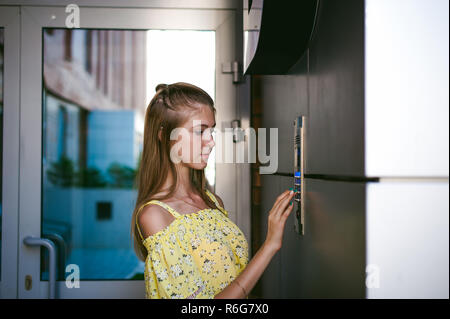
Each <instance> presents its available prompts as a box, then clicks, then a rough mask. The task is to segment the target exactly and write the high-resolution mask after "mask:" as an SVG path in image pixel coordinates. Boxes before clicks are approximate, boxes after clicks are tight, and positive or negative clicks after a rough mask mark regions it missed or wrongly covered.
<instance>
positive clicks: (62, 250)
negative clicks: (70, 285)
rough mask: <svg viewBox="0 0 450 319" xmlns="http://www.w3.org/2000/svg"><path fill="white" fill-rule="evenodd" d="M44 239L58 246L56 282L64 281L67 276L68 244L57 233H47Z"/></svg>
mask: <svg viewBox="0 0 450 319" xmlns="http://www.w3.org/2000/svg"><path fill="white" fill-rule="evenodd" d="M44 238H46V239H50V240H51V241H53V242H54V243H55V244H56V248H57V250H56V253H57V257H58V261H57V265H58V266H57V267H56V269H57V271H56V280H64V276H65V274H66V250H67V247H66V242H65V241H64V238H63V237H62V236H61V235H59V234H56V233H45V234H44Z"/></svg>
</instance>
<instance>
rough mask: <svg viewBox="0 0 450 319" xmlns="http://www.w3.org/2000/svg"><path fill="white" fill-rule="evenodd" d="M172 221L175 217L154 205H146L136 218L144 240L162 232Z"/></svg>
mask: <svg viewBox="0 0 450 319" xmlns="http://www.w3.org/2000/svg"><path fill="white" fill-rule="evenodd" d="M174 220H175V217H173V216H172V215H171V214H170V213H169V212H168V211H167V210H166V209H164V208H163V207H161V206H159V205H156V204H149V205H146V206H145V207H144V208H143V209H142V211H141V212H140V214H139V217H138V222H139V226H140V228H141V232H142V236H144V238H147V237H148V236H151V235H154V234H156V233H157V232H159V231H161V230H163V229H164V228H166V227H167V226H169V225H170V224H171V223H172V222H173V221H174Z"/></svg>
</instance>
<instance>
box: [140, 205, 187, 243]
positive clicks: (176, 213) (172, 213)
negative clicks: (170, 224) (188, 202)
mask: <svg viewBox="0 0 450 319" xmlns="http://www.w3.org/2000/svg"><path fill="white" fill-rule="evenodd" d="M150 204H156V205H159V206H161V207H163V208H165V209H167V210H168V211H169V213H170V214H171V215H172V216H173V217H175V218H176V219H178V218H180V217H182V216H181V214H180V213H178V212H177V211H176V210H175V209H173V208H172V207H170V206H169V205H167V204H166V203H163V202H161V201H159V200H156V199H153V200H151V201H148V202H146V203H144V204H142V205H141V207H139V210H138V211H137V213H136V227H137V229H138V231H139V235H140V236H141V238H142V240H144V236H142V233H141V229H140V227H139V225H138V222H137V221H138V216H139V214H140V213H141V212H142V209H143V208H144V207H145V206H147V205H150Z"/></svg>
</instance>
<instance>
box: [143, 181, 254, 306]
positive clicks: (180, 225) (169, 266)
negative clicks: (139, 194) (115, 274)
mask: <svg viewBox="0 0 450 319" xmlns="http://www.w3.org/2000/svg"><path fill="white" fill-rule="evenodd" d="M206 193H207V194H208V196H209V197H210V198H211V199H212V200H213V201H214V203H215V204H216V206H217V207H218V208H219V209H212V208H207V209H203V210H200V211H198V212H195V213H192V214H179V213H178V212H177V211H175V210H174V209H172V208H171V207H170V206H169V205H167V204H165V203H163V202H160V201H158V200H152V201H149V202H148V203H145V204H144V205H143V206H142V207H141V210H142V208H143V207H144V206H146V205H149V204H157V205H160V206H162V207H164V208H165V209H167V210H168V211H169V212H170V213H171V214H172V215H173V216H174V217H175V220H174V221H173V222H172V223H171V224H170V225H168V226H167V227H166V228H164V229H162V230H161V231H159V232H157V233H155V234H153V235H150V236H149V237H147V238H145V239H144V238H143V237H142V235H141V238H142V240H143V244H144V246H145V247H146V248H147V251H148V255H147V258H146V260H145V271H144V276H145V287H146V298H149V299H161V298H164V299H166V298H170V299H179V298H183V299H185V298H188V299H189V298H192V299H212V298H214V296H215V295H217V294H218V293H219V292H221V291H222V290H223V289H224V288H225V287H226V286H228V285H229V284H230V283H231V282H232V281H233V280H234V279H235V278H236V277H237V276H238V275H239V274H240V273H241V272H242V271H243V270H244V268H245V267H246V266H247V264H248V243H247V240H246V238H245V236H244V234H243V233H242V231H241V230H240V229H239V227H238V226H237V225H236V224H235V223H233V221H231V220H230V219H229V218H228V212H227V211H226V210H225V209H224V208H222V207H221V206H220V204H219V203H218V201H217V199H216V198H215V197H214V195H213V194H212V193H211V192H209V191H208V190H206ZM141 210H140V211H141ZM140 211H139V212H140ZM138 229H139V227H138Z"/></svg>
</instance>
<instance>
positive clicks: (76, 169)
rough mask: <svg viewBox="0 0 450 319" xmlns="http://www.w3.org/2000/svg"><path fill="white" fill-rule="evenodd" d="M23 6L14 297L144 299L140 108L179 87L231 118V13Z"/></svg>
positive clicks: (210, 172) (211, 164) (212, 168)
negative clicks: (138, 252) (162, 89)
mask: <svg viewBox="0 0 450 319" xmlns="http://www.w3.org/2000/svg"><path fill="white" fill-rule="evenodd" d="M21 9H22V10H21V14H22V19H21V21H22V25H21V37H22V38H21V54H20V59H21V63H22V68H21V73H20V77H21V92H20V96H21V113H20V155H21V156H20V162H19V163H20V180H19V203H20V205H19V207H20V209H19V220H20V222H19V223H18V226H19V236H18V238H19V243H18V245H19V264H18V272H19V274H18V297H19V298H47V297H50V298H79V297H80V298H143V297H144V296H145V287H144V276H143V273H144V264H143V262H142V261H140V260H138V259H137V257H136V256H135V253H134V250H133V241H132V238H131V234H130V227H131V225H130V222H131V220H130V217H131V213H132V210H133V207H134V202H135V197H136V190H135V189H134V188H133V186H134V185H133V181H134V176H135V173H136V169H137V164H138V161H139V156H140V151H141V145H142V135H143V124H144V123H143V120H144V114H145V109H146V106H147V104H148V102H149V101H150V99H151V97H152V96H153V94H154V93H155V87H156V85H157V84H158V83H173V82H178V81H184V82H190V83H193V84H196V85H198V86H200V87H202V88H204V89H205V90H206V91H208V93H210V95H211V96H212V97H213V98H214V99H215V102H216V105H217V107H218V108H219V105H220V107H221V108H223V110H226V108H230V109H231V110H233V111H234V108H235V107H234V103H235V96H236V93H235V88H234V86H233V85H232V78H231V74H222V73H221V72H217V69H218V70H220V65H221V63H222V62H227V60H228V61H230V59H233V58H234V54H235V52H234V46H233V40H234V36H233V34H234V23H233V19H232V18H233V17H234V11H233V10H213V9H206V10H192V9H190V10H183V9H123V8H121V9H117V8H93V7H89V8H88V7H83V8H78V11H77V10H76V8H75V9H74V10H68V12H66V10H65V9H66V8H65V7H22V8H21ZM77 14H79V16H78V17H77V16H76V15H77ZM70 15H72V16H70ZM71 18H72V20H71ZM77 18H79V21H80V25H79V28H78V27H77V25H76V21H77ZM230 18H231V19H230ZM74 26H75V27H74ZM224 58H225V59H227V60H225V61H223V59H224ZM218 88H220V90H218ZM221 116H224V117H226V112H224V111H221V112H218V114H217V119H216V120H217V121H218V123H220V121H221ZM214 164H215V163H214V158H213V157H211V158H210V162H209V163H208V167H207V169H206V173H207V178H208V179H209V181H210V183H211V184H213V185H214V184H215V174H216V172H217V169H216V166H215V165H214Z"/></svg>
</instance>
